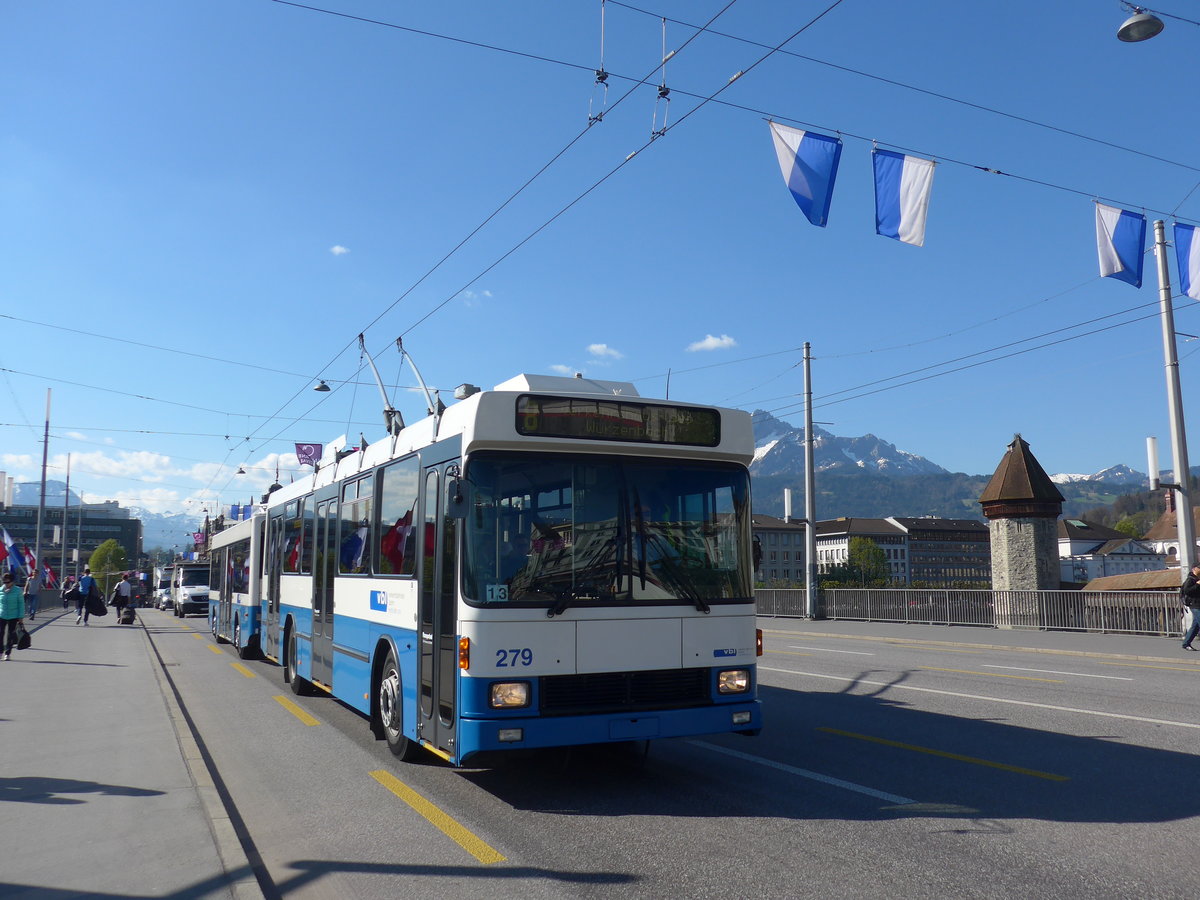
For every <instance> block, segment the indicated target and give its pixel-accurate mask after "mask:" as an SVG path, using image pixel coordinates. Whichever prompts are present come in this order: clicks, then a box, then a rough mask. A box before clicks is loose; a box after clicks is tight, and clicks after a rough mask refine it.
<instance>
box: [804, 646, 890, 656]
mask: <svg viewBox="0 0 1200 900" xmlns="http://www.w3.org/2000/svg"><path fill="white" fill-rule="evenodd" d="M788 649H789V650H820V651H821V652H822V653H853V654H854V655H855V656H874V655H875V654H874V653H865V652H863V651H862V650H830V649H829V648H828V647H793V646H789V647H788Z"/></svg>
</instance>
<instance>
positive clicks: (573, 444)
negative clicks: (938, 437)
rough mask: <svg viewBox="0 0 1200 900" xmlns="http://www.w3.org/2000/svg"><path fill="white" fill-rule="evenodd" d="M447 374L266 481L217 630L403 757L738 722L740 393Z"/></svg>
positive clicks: (748, 598) (742, 504)
mask: <svg viewBox="0 0 1200 900" xmlns="http://www.w3.org/2000/svg"><path fill="white" fill-rule="evenodd" d="M472 391H473V392H472ZM464 394H465V395H466V396H465V399H461V400H459V402H457V403H454V404H453V405H451V406H450V407H448V408H443V407H442V406H441V404H440V403H438V404H436V406H437V409H436V411H435V412H434V414H432V415H430V416H429V417H427V418H425V419H423V420H421V421H419V422H415V423H413V424H412V425H410V426H408V427H403V428H395V429H393V433H391V434H389V435H388V436H387V437H385V438H383V439H381V440H378V441H375V442H374V443H372V444H370V445H369V446H365V447H360V448H357V449H356V450H355V451H354V452H352V453H347V452H346V451H344V450H342V451H341V452H336V451H335V450H328V451H327V453H326V458H325V459H323V460H322V461H321V462H320V463H319V464H318V465H317V466H316V470H315V472H314V474H313V475H311V476H307V475H306V476H305V477H303V478H302V479H300V480H298V481H296V482H295V483H293V484H291V485H288V486H286V487H283V488H280V489H279V490H276V491H275V492H274V493H272V494H270V495H269V496H268V497H267V498H266V504H265V525H266V528H265V535H264V538H265V540H264V543H263V558H262V567H261V590H262V599H261V603H262V620H261V623H259V622H256V621H254V620H253V619H252V618H251V617H249V616H248V615H247V616H246V617H245V618H241V617H240V615H241V614H240V612H239V611H240V609H241V606H240V604H238V603H237V602H236V601H234V600H233V598H234V597H237V596H238V592H237V591H235V590H232V587H231V589H230V590H229V591H228V592H227V593H229V595H230V602H229V603H228V604H225V603H224V601H222V606H221V613H220V619H219V624H218V626H217V627H218V629H219V633H221V634H223V635H226V636H228V637H230V638H231V639H233V640H234V641H235V642H237V643H238V646H239V648H240V647H242V646H245V645H246V643H247V642H248V641H249V640H250V638H247V637H246V635H247V634H250V635H253V636H254V637H256V638H258V639H259V640H260V641H261V647H262V651H263V652H264V653H265V654H266V655H267V656H268V657H269V658H272V659H274V660H276V661H278V662H280V663H281V664H282V665H283V666H284V672H285V678H286V679H287V680H288V681H289V682H290V684H291V686H292V688H293V690H295V691H296V692H297V693H301V692H304V691H307V690H308V689H310V688H311V687H312V686H316V687H318V688H320V689H322V690H325V691H328V692H330V693H331V694H333V695H334V696H335V697H337V698H338V699H340V700H341V701H343V702H344V703H346V704H348V705H350V706H352V707H354V708H356V709H358V710H359V711H361V712H362V713H363V714H364V715H365V716H368V717H369V719H370V722H371V725H372V728H373V729H374V730H375V733H376V736H377V737H380V738H383V739H386V741H387V743H388V746H389V747H390V748H391V750H392V752H393V753H395V754H396V755H397V756H399V757H402V758H411V757H412V756H413V755H414V754H415V753H417V752H419V751H420V750H421V748H424V749H425V750H427V751H429V752H432V753H434V754H436V755H438V756H440V757H442V758H444V759H446V760H449V761H450V762H452V763H455V764H460V763H463V762H464V761H466V760H468V759H470V758H471V757H472V756H473V755H475V754H478V753H481V752H483V751H495V750H504V749H510V748H534V747H552V746H566V745H573V744H595V743H605V742H617V741H628V740H641V739H651V738H665V737H678V736H686V735H702V734H720V733H730V732H737V733H743V734H755V733H757V732H758V730H759V729H760V727H761V713H760V707H759V701H758V699H757V678H756V669H755V666H756V662H757V656H758V655H759V654H760V653H761V634H760V633H759V632H758V631H757V630H756V628H755V618H754V616H755V606H754V592H753V584H752V561H751V534H750V478H749V472H748V469H747V466H748V465H749V463H750V461H751V458H752V454H753V450H754V441H753V437H752V433H751V426H750V417H749V415H748V414H747V413H745V412H742V411H739V410H730V409H720V408H715V407H710V406H702V405H698V404H690V403H679V402H674V401H656V400H645V399H642V398H640V397H639V395H638V393H637V391H636V390H635V389H634V387H633V385H631V384H628V383H619V382H601V381H593V380H589V379H582V378H555V377H549V376H536V375H520V376H517V377H516V378H513V379H511V380H509V381H507V382H505V383H503V384H501V385H499V386H497V387H496V388H495V389H494V390H491V391H478V390H477V389H468V390H460V392H459V395H464ZM251 521H252V522H253V521H254V520H251ZM243 526H249V527H243ZM235 527H236V528H238V529H242V531H240V532H239V534H243V533H244V536H243V537H241V538H238V537H236V536H232V535H231V536H230V538H229V542H228V546H229V548H230V549H229V550H228V551H222V552H227V553H228V558H229V559H230V560H231V563H232V564H233V565H234V566H235V567H236V565H237V564H236V562H232V561H233V560H234V559H235V558H236V556H237V553H238V552H239V551H237V550H236V549H233V548H236V547H241V548H243V550H244V548H246V547H247V544H246V543H245V542H246V541H247V540H248V541H249V542H250V543H249V545H248V546H249V548H250V549H249V553H250V559H251V572H252V573H254V572H256V571H258V570H257V568H256V565H255V562H256V559H255V557H254V552H255V551H254V549H253V548H254V547H255V546H256V544H255V541H254V537H253V528H254V526H253V525H252V524H250V523H240V524H239V525H238V526H235ZM232 530H233V529H230V531H232ZM218 537H220V536H218ZM231 577H232V576H231ZM222 591H223V593H222V595H221V596H222V597H224V595H225V592H224V588H222ZM239 623H240V631H239Z"/></svg>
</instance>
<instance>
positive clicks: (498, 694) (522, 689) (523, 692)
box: [488, 681, 529, 709]
mask: <svg viewBox="0 0 1200 900" xmlns="http://www.w3.org/2000/svg"><path fill="white" fill-rule="evenodd" d="M488 705H489V706H491V708H492V709H516V708H517V707H521V706H528V705H529V682H528V681H497V682H495V683H494V684H493V685H492V696H491V699H490V700H489V702H488Z"/></svg>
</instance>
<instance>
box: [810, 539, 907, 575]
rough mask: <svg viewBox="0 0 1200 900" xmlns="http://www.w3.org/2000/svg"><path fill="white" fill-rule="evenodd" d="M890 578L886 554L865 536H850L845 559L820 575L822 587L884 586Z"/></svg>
mask: <svg viewBox="0 0 1200 900" xmlns="http://www.w3.org/2000/svg"><path fill="white" fill-rule="evenodd" d="M890 578H891V569H890V567H889V566H888V560H887V554H886V553H884V552H883V548H882V547H880V546H879V545H878V544H876V543H875V542H874V541H873V540H871V539H870V538H866V537H852V538H850V547H849V550H848V551H847V554H846V561H845V562H844V563H842V564H841V565H837V566H833V567H832V568H831V569H830V570H829V571H828V572H826V573H825V574H824V575H822V576H821V586H822V587H886V586H887V583H888V581H889V579H890Z"/></svg>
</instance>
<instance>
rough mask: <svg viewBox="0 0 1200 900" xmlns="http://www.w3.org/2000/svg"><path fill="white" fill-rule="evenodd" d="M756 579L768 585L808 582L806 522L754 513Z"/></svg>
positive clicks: (798, 584)
mask: <svg viewBox="0 0 1200 900" xmlns="http://www.w3.org/2000/svg"><path fill="white" fill-rule="evenodd" d="M750 527H751V529H752V531H753V532H754V558H755V565H754V579H755V581H757V582H759V583H760V584H762V585H764V586H766V587H798V586H802V585H803V584H804V531H805V528H804V523H803V522H797V521H796V520H795V519H777V518H775V516H767V515H761V514H759V513H754V514H753V515H751V516H750Z"/></svg>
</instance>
